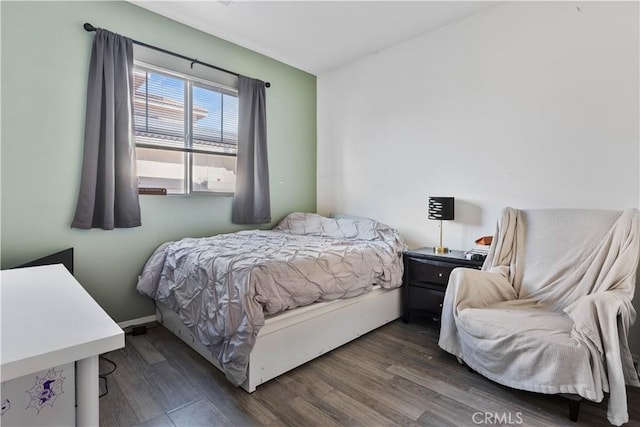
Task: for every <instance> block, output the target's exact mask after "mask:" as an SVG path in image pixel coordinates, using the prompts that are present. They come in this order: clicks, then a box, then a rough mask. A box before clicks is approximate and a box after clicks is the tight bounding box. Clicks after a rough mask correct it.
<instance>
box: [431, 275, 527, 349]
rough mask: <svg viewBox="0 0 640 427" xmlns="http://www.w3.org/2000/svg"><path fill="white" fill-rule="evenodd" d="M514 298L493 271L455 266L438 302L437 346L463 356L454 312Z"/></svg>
mask: <svg viewBox="0 0 640 427" xmlns="http://www.w3.org/2000/svg"><path fill="white" fill-rule="evenodd" d="M516 298H517V295H516V291H515V289H513V286H512V285H511V283H510V282H509V280H508V279H507V278H506V277H505V276H504V275H503V274H500V273H498V272H495V271H480V270H475V269H471V268H456V269H454V270H453V271H452V272H451V275H450V276H449V284H448V285H447V292H446V293H445V296H444V302H443V304H442V316H441V318H440V338H439V340H438V345H439V346H440V348H442V349H443V350H445V351H448V352H449V353H451V354H453V355H454V356H457V357H458V358H463V355H462V343H461V341H460V335H459V334H458V325H457V322H456V320H457V318H458V313H459V312H460V311H461V310H464V309H465V308H480V307H486V306H488V305H492V304H495V303H498V302H502V301H510V300H514V299H516Z"/></svg>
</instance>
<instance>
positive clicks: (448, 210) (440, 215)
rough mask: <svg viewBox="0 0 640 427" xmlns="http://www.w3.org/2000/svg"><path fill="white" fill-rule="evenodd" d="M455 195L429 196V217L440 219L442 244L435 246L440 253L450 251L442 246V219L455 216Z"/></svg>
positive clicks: (446, 219) (445, 219) (449, 218)
mask: <svg viewBox="0 0 640 427" xmlns="http://www.w3.org/2000/svg"><path fill="white" fill-rule="evenodd" d="M454 200H455V199H454V198H453V197H429V219H437V220H440V246H436V247H434V248H433V251H434V252H435V253H438V254H444V253H447V252H449V249H448V248H445V247H444V246H442V221H451V220H453V218H454V211H455V203H454Z"/></svg>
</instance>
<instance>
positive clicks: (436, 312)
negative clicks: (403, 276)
mask: <svg viewBox="0 0 640 427" xmlns="http://www.w3.org/2000/svg"><path fill="white" fill-rule="evenodd" d="M443 301H444V292H442V291H436V290H434V289H426V288H419V287H417V286H411V287H409V300H408V308H409V309H410V310H422V311H427V312H429V313H431V314H432V315H433V316H435V317H440V314H441V313H442V302H443Z"/></svg>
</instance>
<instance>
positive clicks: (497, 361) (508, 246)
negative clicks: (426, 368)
mask: <svg viewBox="0 0 640 427" xmlns="http://www.w3.org/2000/svg"><path fill="white" fill-rule="evenodd" d="M639 233H640V227H639V213H638V211H637V210H635V209H631V210H627V211H624V212H622V213H621V212H612V211H586V210H585V211H582V210H567V209H565V210H560V209H558V210H531V211H522V210H516V209H513V208H506V209H505V210H504V211H503V213H502V216H501V218H500V219H499V221H498V228H497V231H496V235H495V236H494V240H493V244H492V246H491V249H490V251H489V255H488V257H487V260H486V261H485V263H484V265H483V268H482V271H477V270H471V269H456V270H454V271H453V272H452V274H451V277H450V279H449V285H448V288H447V293H446V296H445V301H444V304H443V305H444V307H443V312H442V320H441V322H442V323H441V331H440V341H439V345H440V347H441V348H443V349H444V350H446V351H448V352H449V353H452V354H454V355H455V356H457V357H459V358H460V359H462V360H464V361H465V363H467V364H468V365H469V366H470V367H471V368H473V369H475V370H476V371H478V372H479V373H481V374H482V375H484V376H486V377H487V378H490V379H492V380H494V381H496V382H498V383H501V384H504V385H507V386H509V387H514V388H518V389H522V390H529V391H535V392H540V393H548V394H555V393H572V394H578V395H580V396H582V397H584V398H586V399H589V400H592V401H596V402H600V401H601V400H602V399H603V397H604V396H603V393H604V392H609V393H610V396H609V407H608V412H607V416H608V419H609V421H610V422H611V423H612V424H615V425H620V424H623V423H625V422H627V421H628V413H627V397H626V389H625V383H626V384H629V385H634V386H640V382H639V381H638V375H637V373H636V371H635V368H634V366H633V361H632V357H631V352H630V350H629V346H628V342H627V335H628V331H629V327H630V326H631V325H632V324H633V321H634V320H635V315H636V313H635V310H634V308H633V306H632V305H631V300H632V298H633V293H634V289H635V275H636V268H637V265H638V257H639V253H640V239H639Z"/></svg>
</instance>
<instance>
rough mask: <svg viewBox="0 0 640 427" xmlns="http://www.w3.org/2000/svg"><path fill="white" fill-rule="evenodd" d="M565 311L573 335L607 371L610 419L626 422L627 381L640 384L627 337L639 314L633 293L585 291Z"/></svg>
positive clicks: (595, 364) (597, 365)
mask: <svg viewBox="0 0 640 427" xmlns="http://www.w3.org/2000/svg"><path fill="white" fill-rule="evenodd" d="M564 312H565V313H566V314H567V315H568V316H569V317H570V318H571V320H573V323H574V324H573V329H572V330H571V336H572V337H574V338H575V339H576V340H578V341H580V342H581V343H583V344H584V345H585V346H586V347H587V348H588V349H589V351H590V353H591V357H592V360H593V362H592V366H593V367H592V369H594V370H597V371H600V372H602V373H603V374H605V375H601V378H603V381H604V384H603V388H604V390H605V391H606V390H607V389H608V390H609V407H608V411H607V418H608V419H609V422H611V423H612V424H614V425H621V424H623V423H626V422H627V421H628V419H629V418H628V414H627V396H626V390H625V383H626V384H629V385H632V386H636V387H640V381H638V374H637V372H636V370H635V368H634V366H633V359H632V357H631V351H630V350H629V342H628V338H627V337H628V334H629V328H630V327H631V324H632V323H633V321H634V320H635V316H636V312H635V310H634V308H633V305H631V300H630V299H629V296H628V295H627V294H626V292H624V291H618V290H610V291H605V292H599V293H595V294H590V295H585V296H584V297H582V298H580V299H578V300H577V301H576V302H574V303H573V304H571V305H569V306H568V307H566V308H565V309H564Z"/></svg>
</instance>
